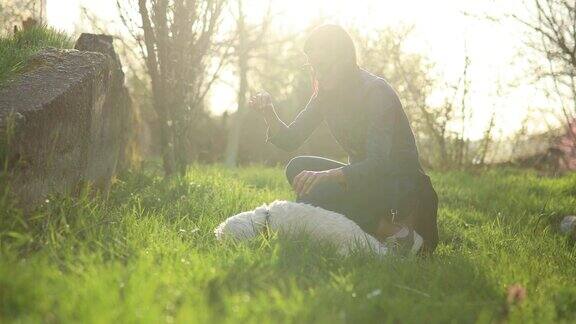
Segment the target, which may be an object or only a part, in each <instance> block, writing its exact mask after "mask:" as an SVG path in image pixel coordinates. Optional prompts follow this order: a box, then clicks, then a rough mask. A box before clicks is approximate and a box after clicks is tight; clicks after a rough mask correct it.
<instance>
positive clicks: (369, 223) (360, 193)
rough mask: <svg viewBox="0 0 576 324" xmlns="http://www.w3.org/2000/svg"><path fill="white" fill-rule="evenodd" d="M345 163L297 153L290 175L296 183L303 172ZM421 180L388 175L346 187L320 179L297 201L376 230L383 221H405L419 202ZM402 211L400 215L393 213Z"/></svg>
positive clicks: (371, 230)
mask: <svg viewBox="0 0 576 324" xmlns="http://www.w3.org/2000/svg"><path fill="white" fill-rule="evenodd" d="M344 165H345V164H343V163H341V162H338V161H334V160H330V159H326V158H323V157H318V156H297V157H295V158H293V159H292V160H290V162H288V164H287V165H286V170H285V171H286V178H287V179H288V182H289V183H290V185H291V186H292V184H293V181H294V177H296V176H297V175H298V174H299V173H300V172H302V171H304V170H307V171H323V170H329V169H334V168H339V167H341V166H344ZM416 191H417V181H416V179H415V177H414V176H387V177H384V178H382V177H379V178H375V179H372V180H371V181H366V183H364V184H363V185H362V186H361V187H359V188H350V187H346V188H345V187H344V186H342V185H341V184H339V183H337V182H335V181H323V182H320V183H317V184H316V185H315V186H314V187H312V189H311V190H310V191H309V192H308V194H305V195H303V196H301V197H298V198H297V200H296V201H297V202H301V203H307V204H310V205H313V206H317V207H321V208H324V209H327V210H330V211H334V212H337V213H339V214H343V215H344V216H346V217H347V218H349V219H351V220H352V221H354V222H355V223H356V224H358V226H360V227H361V228H362V229H363V230H364V231H366V232H367V233H371V234H373V233H374V232H375V231H376V229H377V226H378V223H379V221H380V220H381V219H382V218H383V217H384V218H386V219H387V220H388V221H394V222H397V221H399V222H402V218H403V216H404V215H407V214H410V212H411V211H412V210H414V208H415V206H416V203H417V199H416V197H417V194H416ZM393 210H394V211H397V212H399V213H400V215H399V218H396V217H394V219H393V214H395V213H397V212H393Z"/></svg>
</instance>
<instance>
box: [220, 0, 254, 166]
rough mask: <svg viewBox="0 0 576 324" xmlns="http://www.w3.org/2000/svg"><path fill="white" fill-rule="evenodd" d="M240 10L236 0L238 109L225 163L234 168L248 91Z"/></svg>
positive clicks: (246, 61) (246, 56)
mask: <svg viewBox="0 0 576 324" xmlns="http://www.w3.org/2000/svg"><path fill="white" fill-rule="evenodd" d="M245 27H246V26H245V22H244V14H243V12H242V1H238V70H239V75H240V85H239V87H238V110H237V111H236V114H234V118H233V121H232V127H231V129H230V131H229V132H228V140H227V143H226V152H225V161H224V163H225V165H226V166H227V167H231V168H234V167H236V166H237V164H238V148H239V146H240V135H241V132H242V125H243V124H244V117H245V115H246V92H247V91H248V68H249V67H248V46H247V45H248V44H247V35H246V28H245Z"/></svg>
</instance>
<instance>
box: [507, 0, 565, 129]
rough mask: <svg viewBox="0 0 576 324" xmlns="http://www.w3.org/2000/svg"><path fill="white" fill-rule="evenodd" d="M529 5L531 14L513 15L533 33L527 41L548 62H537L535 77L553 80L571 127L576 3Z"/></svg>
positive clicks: (553, 0) (534, 1)
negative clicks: (523, 15)
mask: <svg viewBox="0 0 576 324" xmlns="http://www.w3.org/2000/svg"><path fill="white" fill-rule="evenodd" d="M525 6H526V8H527V10H528V11H529V13H530V16H528V17H521V16H519V15H516V14H513V15H511V16H512V17H513V18H514V19H515V20H516V21H518V22H519V23H521V24H522V25H524V26H525V27H527V29H528V30H529V31H531V32H532V33H531V34H532V35H533V36H534V37H532V38H530V39H528V40H527V42H526V43H527V45H528V47H530V48H531V49H533V50H534V51H535V52H536V53H538V54H539V57H540V58H542V59H544V62H546V64H540V63H541V62H542V60H540V61H539V62H537V63H536V64H535V71H534V72H535V76H536V78H537V80H550V81H551V82H552V87H553V89H554V91H555V92H556V94H557V95H558V97H559V99H560V102H561V106H562V107H561V108H562V112H563V115H564V117H565V119H566V125H567V126H568V125H569V124H570V123H571V122H572V119H573V118H574V115H575V114H576V80H575V78H576V2H574V0H529V1H526V2H525ZM566 100H568V102H569V104H568V105H570V106H571V108H569V107H567V105H566V104H565V101H566ZM567 129H568V130H570V129H571V128H570V127H567ZM574 135H575V136H576V134H574Z"/></svg>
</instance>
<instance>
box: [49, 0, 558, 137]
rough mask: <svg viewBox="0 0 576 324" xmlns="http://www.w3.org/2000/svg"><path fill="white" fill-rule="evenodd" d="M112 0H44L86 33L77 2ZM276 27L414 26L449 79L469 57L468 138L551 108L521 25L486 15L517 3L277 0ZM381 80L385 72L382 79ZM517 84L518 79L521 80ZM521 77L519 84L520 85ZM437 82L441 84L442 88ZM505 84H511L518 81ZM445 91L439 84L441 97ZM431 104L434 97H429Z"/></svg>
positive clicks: (256, 4) (538, 121) (109, 11)
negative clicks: (535, 82)
mask: <svg viewBox="0 0 576 324" xmlns="http://www.w3.org/2000/svg"><path fill="white" fill-rule="evenodd" d="M115 2H116V0H48V5H47V18H48V23H49V24H50V25H53V26H55V27H57V28H59V29H63V30H66V31H69V32H79V31H85V30H84V29H85V28H86V27H85V26H78V24H79V16H80V7H81V6H84V7H86V8H87V9H89V10H90V11H91V12H92V13H93V14H94V15H96V16H98V17H99V18H102V19H104V20H105V21H110V23H111V24H113V21H114V20H115V19H116V10H115ZM245 3H246V4H247V7H248V12H249V13H250V12H252V13H253V14H254V15H257V14H258V11H259V10H261V8H262V7H263V6H262V4H263V3H265V1H262V0H246V2H245ZM275 8H276V10H278V11H280V12H281V13H282V14H281V15H278V16H277V20H275V22H274V23H275V24H276V26H277V27H280V28H286V29H292V30H296V31H298V30H303V29H304V28H306V27H307V26H308V25H309V22H310V21H311V20H312V19H314V18H315V17H318V16H320V15H322V16H324V17H327V19H328V21H331V22H334V23H340V24H342V25H344V26H346V25H350V24H353V25H355V26H359V27H360V28H361V29H364V30H365V31H370V30H374V29H378V28H383V27H387V26H398V25H412V26H414V32H413V34H412V37H411V38H410V40H409V42H408V43H407V44H406V50H407V51H413V52H419V53H423V54H424V55H426V56H427V57H428V58H429V59H430V61H432V62H433V63H434V64H435V68H434V71H433V72H434V75H435V76H436V77H437V78H438V79H439V80H441V81H445V82H446V83H452V84H454V83H455V82H456V81H457V80H458V79H459V78H460V76H461V75H462V70H463V64H464V58H465V56H466V55H468V56H469V58H470V61H471V63H470V67H469V77H470V87H471V92H470V97H469V105H470V107H473V108H472V117H471V118H472V119H471V120H472V122H471V124H470V125H471V127H469V133H468V137H469V138H471V139H478V138H481V137H482V135H483V132H484V130H485V127H486V125H487V124H488V122H489V119H490V116H491V115H492V113H493V112H495V113H496V117H497V118H496V120H497V124H496V126H497V134H496V135H497V136H509V135H512V134H513V133H514V132H515V131H517V130H518V129H519V128H520V127H521V125H522V121H523V120H524V118H525V115H526V112H527V111H528V110H538V109H540V108H552V109H553V107H550V106H551V105H552V106H553V105H554V104H553V103H552V102H550V100H549V99H547V98H546V97H545V96H544V95H543V94H542V93H541V92H540V91H537V90H536V89H535V88H534V87H533V86H531V85H529V84H528V82H525V80H526V73H525V71H526V70H527V69H528V68H529V67H528V66H527V65H526V63H525V60H523V59H522V55H523V54H519V53H522V51H523V49H525V47H524V44H523V39H524V37H525V36H526V35H525V34H524V31H523V30H522V29H521V26H520V25H518V24H516V23H513V22H511V21H509V20H507V21H504V22H499V23H498V22H494V21H492V20H490V19H485V17H486V16H487V15H490V16H502V15H503V14H505V13H509V12H519V11H522V9H523V4H522V1H521V0H506V1H503V0H500V1H498V0H442V1H430V0H402V1H386V0H356V1H350V0H286V1H284V0H276V7H275ZM384 77H385V76H384ZM519 81H520V82H519ZM523 81H524V82H523ZM442 83H443V82H441V83H440V84H439V86H442ZM517 83H519V85H515V86H514V87H510V86H509V85H510V84H517ZM443 90H445V89H437V91H436V94H437V96H436V98H440V96H441V94H443V93H444V92H443ZM211 98H212V102H211V106H212V107H213V113H215V114H220V113H222V112H223V111H234V110H235V103H234V101H235V94H234V89H233V88H231V87H230V86H229V85H227V84H219V85H217V86H216V87H215V88H214V90H213V92H212V97H211ZM432 101H434V96H433V98H432ZM545 120H546V121H548V122H550V123H554V122H555V120H556V119H555V118H554V117H553V116H551V115H548V114H543V115H542V116H538V117H537V118H534V120H533V121H532V122H531V124H530V125H529V126H530V129H531V130H532V131H534V132H538V131H543V130H545V129H546V123H545V122H544V121H545Z"/></svg>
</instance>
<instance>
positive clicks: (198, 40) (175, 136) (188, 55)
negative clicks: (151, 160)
mask: <svg viewBox="0 0 576 324" xmlns="http://www.w3.org/2000/svg"><path fill="white" fill-rule="evenodd" d="M224 4H225V0H206V1H198V0H138V2H137V4H134V3H132V2H130V1H121V0H118V1H117V6H118V11H119V14H120V18H121V20H122V22H123V23H124V25H125V26H126V27H127V30H128V32H129V35H131V36H132V39H133V40H134V41H135V43H136V44H137V46H138V47H137V48H139V53H140V54H141V55H142V57H143V59H144V61H145V63H146V71H147V75H148V77H149V80H150V84H151V94H152V106H153V107H154V110H155V112H156V115H157V118H158V124H159V137H160V139H159V142H160V146H161V152H162V159H163V166H164V171H165V174H166V175H171V174H173V173H175V172H179V173H180V174H183V173H185V171H186V166H187V164H188V163H189V160H190V158H189V153H190V150H191V147H190V143H191V142H192V141H191V138H192V137H193V136H194V131H193V130H194V127H193V126H194V125H193V122H194V119H195V117H196V116H197V114H198V113H199V111H201V108H202V105H203V101H204V98H205V96H206V94H207V92H208V90H209V89H210V86H211V85H212V84H213V82H214V80H215V79H216V75H217V72H214V73H213V74H212V75H209V74H208V73H206V70H207V69H209V68H210V67H211V66H212V63H213V61H211V59H212V58H213V56H212V55H211V54H214V53H216V52H218V51H219V49H220V48H219V47H218V46H217V44H216V43H215V41H214V37H215V34H216V32H217V29H218V27H219V24H220V17H221V13H222V10H223V8H224ZM133 12H137V13H138V17H135V16H134V14H133ZM216 65H217V66H216V68H215V69H216V70H217V71H219V69H220V67H221V65H222V64H216Z"/></svg>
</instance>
